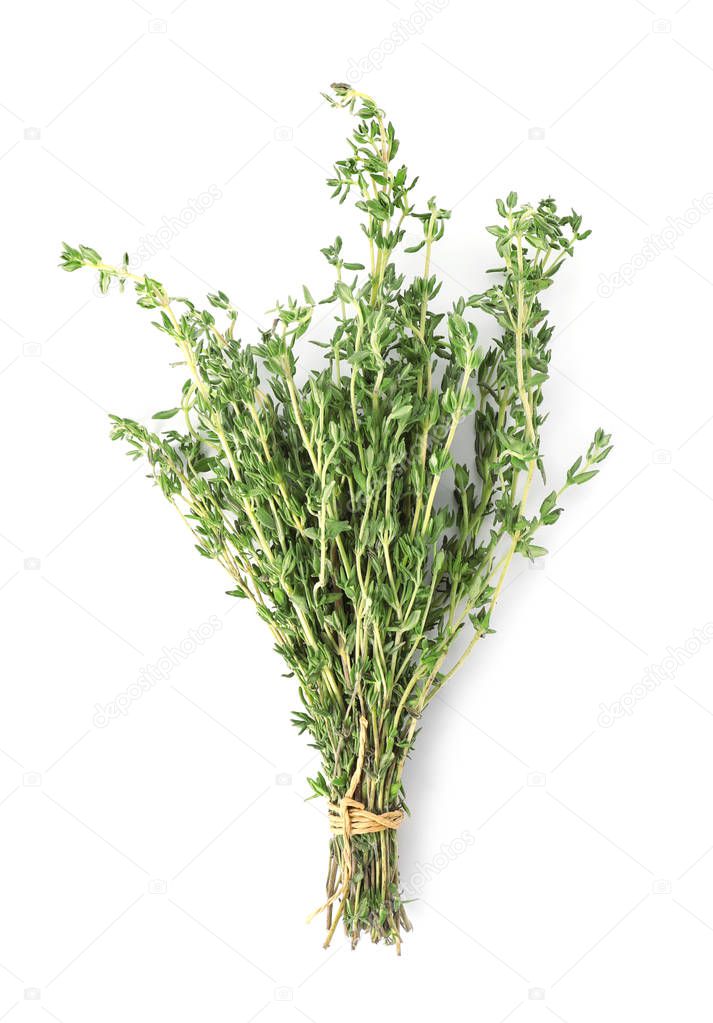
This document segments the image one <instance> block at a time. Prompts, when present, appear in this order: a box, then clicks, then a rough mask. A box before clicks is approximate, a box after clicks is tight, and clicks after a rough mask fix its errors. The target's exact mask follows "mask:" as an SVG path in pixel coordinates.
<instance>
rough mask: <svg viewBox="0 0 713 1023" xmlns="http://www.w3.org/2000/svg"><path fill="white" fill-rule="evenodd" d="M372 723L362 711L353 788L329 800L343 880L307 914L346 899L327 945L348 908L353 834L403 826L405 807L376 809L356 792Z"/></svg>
mask: <svg viewBox="0 0 713 1023" xmlns="http://www.w3.org/2000/svg"><path fill="white" fill-rule="evenodd" d="M368 727H369V722H368V721H367V719H366V718H365V717H364V716H363V715H362V716H361V717H360V719H359V750H358V753H357V762H356V766H355V768H354V774H353V775H352V777H351V781H350V782H349V788H348V789H347V792H346V795H345V796H344V798H343V799H340V800H339V802H338V803H328V804H327V809H328V810H329V830H330V831H331V832H332V834H333V835H341V836H342V838H343V842H342V857H341V862H340V865H339V868H340V874H341V878H342V883H341V885H340V886H339V888H337V890H336V891H335V892H334V893H333V894H332V895H331V896H330V897H329V898H328V899H327V901H326V902H325V903H324V905H323V906H320V907H319V909H315V911H314V912H313V913H310V915H309V916H308V917H307V923H309V922H310V920H313V919H314V918H315V917H316V916H318V915H319V914H320V913H323V912H325V910H327V909H329V907H330V906H331V905H332V903H333V902H336V901H337V899H342V904H341V906H340V907H339V912H338V913H337V916H336V918H335V920H334V923H333V924H332V927H331V928H330V932H329V935H328V937H327V941H326V942H325V948H326V946H327V945H328V944H329V941H330V939H331V937H332V934H333V933H334V930H335V928H336V925H337V922H338V920H339V917H340V916H341V915H342V911H343V909H344V901H343V900H344V898H345V897H346V895H347V893H348V891H349V883H350V881H351V877H352V870H353V867H354V861H353V858H352V842H351V839H352V835H373V834H375V833H376V832H379V831H395V830H396V829H397V828H398V827H400V825H401V823H402V821H403V819H404V813H403V811H402V810H387V811H386V813H372V812H371V810H367V809H366V807H365V806H364V803H362V802H360V800H358V799H355V798H354V793H355V792H356V790H357V787H358V785H359V782H360V780H361V774H362V770H363V768H364V756H365V754H366V733H367V729H368Z"/></svg>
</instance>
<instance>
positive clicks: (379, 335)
mask: <svg viewBox="0 0 713 1023" xmlns="http://www.w3.org/2000/svg"><path fill="white" fill-rule="evenodd" d="M332 91H333V95H332V96H328V97H327V99H328V100H329V102H330V103H331V104H332V105H333V106H335V107H342V108H346V109H347V110H348V111H350V112H351V113H352V114H354V115H355V117H356V126H355V127H354V130H353V133H352V136H351V138H350V139H349V153H348V155H347V156H346V158H345V159H343V160H339V161H338V162H337V163H336V164H335V171H334V177H333V178H332V179H330V180H329V182H328V184H329V185H330V186H331V188H332V190H333V195H334V196H337V197H338V198H339V200H340V202H343V201H344V200H345V199H346V198H347V197H348V196H349V195H350V194H351V195H353V196H355V198H356V202H355V205H356V208H357V210H358V211H359V213H360V214H361V227H362V230H363V232H364V235H365V249H366V254H367V259H368V265H367V266H364V265H362V264H360V263H356V262H350V261H348V260H347V258H346V257H345V255H344V253H343V251H342V241H341V239H340V238H337V239H336V241H335V242H334V244H332V245H330V246H328V247H327V248H325V249H323V250H322V252H323V253H324V256H325V257H326V260H327V262H328V264H329V266H330V267H331V275H332V283H331V290H330V293H329V294H328V295H327V296H326V297H325V298H323V299H322V300H321V303H320V304H326V305H328V306H330V307H332V309H333V311H334V324H335V326H334V331H333V335H332V337H331V339H330V340H329V341H328V342H327V343H323V342H320V343H321V344H322V347H323V348H324V367H323V368H322V369H321V370H320V371H313V372H310V373H309V374H308V376H307V379H306V380H304V382H298V379H297V375H296V373H297V349H298V344H297V343H298V341H300V339H302V338H308V335H309V334H310V330H311V328H312V320H313V316H314V314H315V309H316V307H317V305H318V303H317V301H316V300H315V299H314V298H313V297H312V295H311V293H310V291H309V290H308V288H307V287H304V288H303V295H302V297H301V298H300V299H294V298H289V299H288V300H287V301H286V302H285V303H278V304H277V306H276V308H275V309H274V310H273V313H274V322H273V323H272V325H271V326H270V327H269V328H268V329H266V330H264V331H262V332H261V338H260V341H259V343H258V344H256V345H244V344H242V343H241V341H240V340H239V339H238V338H237V337H236V333H235V329H236V319H237V312H236V309H235V308H234V307H233V305H232V304H231V302H230V300H229V298H228V297H227V295H225V294H224V293H223V292H222V291H219V292H218V293H217V294H215V295H209V296H208V302H209V303H210V307H211V308H210V309H206V308H199V307H198V306H195V305H194V304H193V303H192V302H191V301H189V300H188V299H186V298H174V297H172V296H171V295H170V294H169V292H168V291H167V290H166V288H165V287H164V286H163V285H162V284H160V283H159V282H158V281H156V280H154V279H152V278H151V277H149V276H136V275H133V274H131V273H130V272H129V270H128V258H127V257H124V262H123V264H121V265H119V266H112V265H109V264H107V263H105V262H104V261H103V260H102V258H101V257H100V255H99V254H98V253H97V252H96V251H95V250H94V249H91V248H89V247H88V246H84V245H80V246H79V247H77V248H73V247H70V246H65V248H64V251H63V254H62V266H63V268H64V269H65V270H69V271H73V270H76V269H78V268H80V267H90V268H93V269H94V270H95V271H98V274H99V282H100V286H101V289H102V291H106V290H107V289H108V288H109V286H110V284H111V282H112V280H116V281H118V283H119V286H120V287H121V288H122V289H123V287H124V284H125V283H126V282H127V281H130V282H132V283H133V286H134V288H135V291H136V294H137V296H138V304H139V305H140V306H142V307H143V308H145V309H149V310H152V311H155V313H156V315H157V319H156V320H155V321H154V325H155V326H156V327H158V329H159V330H160V331H162V332H163V333H164V334H167V335H168V336H169V338H171V340H172V342H173V343H174V344H175V345H176V346H177V348H178V350H179V353H180V362H179V365H180V366H181V367H182V368H183V369H184V370H185V371H186V379H185V382H184V383H183V386H182V388H181V394H180V399H179V401H178V403H177V405H176V407H175V408H172V409H168V410H165V411H162V412H158V413H157V414H156V415H155V416H154V419H157V420H168V419H173V418H174V417H175V418H176V419H177V420H178V421H179V422H180V424H181V425H180V427H179V426H173V425H172V426H171V428H169V429H167V430H164V431H163V432H160V433H156V432H154V431H153V430H151V429H149V428H148V427H147V426H144V425H142V424H140V423H137V422H135V421H134V420H132V419H125V418H121V417H118V416H112V422H113V433H112V436H113V438H114V439H120V440H122V441H125V442H126V443H127V444H128V445H129V449H130V450H129V453H130V454H131V455H132V456H133V457H135V458H143V459H145V460H146V461H147V462H148V464H149V466H150V469H151V473H152V476H153V479H154V480H155V482H156V483H157V484H158V486H159V487H160V489H161V490H162V491H163V494H164V496H165V497H166V498H167V499H168V500H169V501H170V502H171V504H172V505H173V506H174V507H175V508H176V510H177V511H178V513H179V514H180V515H181V516H182V517H183V519H184V521H185V523H186V525H187V526H188V528H189V529H190V531H191V533H192V534H193V536H194V538H195V541H196V547H197V550H198V552H199V553H200V554H202V555H203V556H204V557H206V558H212V559H215V560H217V561H219V562H220V563H221V564H222V565H223V567H224V568H225V570H226V571H227V573H228V575H229V576H230V578H231V584H230V585H231V589H230V590H229V593H230V594H231V595H233V596H234V597H237V598H247V599H248V600H250V601H252V602H253V604H254V605H255V608H256V610H257V613H258V614H259V615H260V617H261V618H262V619H263V620H264V621H265V623H266V624H267V626H268V628H269V629H270V630H271V632H272V634H273V636H274V639H275V644H276V649H277V650H278V651H279V653H280V654H281V655H282V656H283V657H284V659H285V661H286V662H287V664H288V666H289V669H290V672H291V673H293V674H294V676H295V678H296V679H297V688H298V694H299V699H300V703H301V705H302V706H301V709H300V710H299V712H297V713H296V714H295V716H294V721H295V724H296V725H297V727H298V728H299V729H300V731H301V732H302V731H306V732H308V733H309V735H310V736H311V738H312V743H313V745H314V746H315V747H316V749H317V750H319V752H320V754H321V758H322V769H321V770H320V772H319V773H318V774H317V776H316V777H315V778H313V779H311V780H310V784H311V786H312V789H313V790H314V793H315V794H316V795H318V796H322V797H324V798H325V799H327V800H328V801H329V804H330V807H331V821H332V837H331V842H330V857H329V868H328V877H327V903H326V912H327V927H328V935H327V941H326V942H325V944H328V943H329V940H330V939H331V937H332V935H333V934H334V931H335V929H336V927H337V924H338V922H339V921H340V919H341V920H342V921H343V924H344V927H345V929H346V932H347V934H348V935H349V936H350V938H351V941H352V944H354V945H355V944H356V943H357V941H358V939H359V937H360V934H361V932H363V931H366V932H368V933H369V934H370V936H371V938H372V940H373V941H379V940H380V939H383V940H384V941H386V942H387V943H395V944H396V945H397V946H400V942H401V931H402V930H408V929H409V928H410V924H409V921H408V918H407V915H406V911H405V908H404V905H403V902H402V900H401V897H400V891H399V874H398V857H397V826H398V824H399V823H400V822H401V819H402V817H403V813H404V812H405V809H406V807H405V803H404V790H403V772H404V765H405V763H406V760H407V758H408V756H409V754H410V752H411V750H412V748H413V744H414V738H415V735H416V731H417V729H418V727H419V722H420V721H421V716H422V714H423V711H424V709H425V708H426V706H427V705H428V704H429V703H430V702H431V700H433V698H434V696H435V695H436V693H437V692H438V691H439V689H440V688H441V686H442V685H443V684H444V682H446V681H447V679H449V678H450V677H451V676H452V675H453V673H454V672H455V671H456V670H457V669H458V668H459V667H460V665H461V664H462V663H463V661H464V660H465V658H466V657H467V656H468V654H469V653H470V652H471V650H472V649H473V647H474V646H475V644H476V643H477V642H478V641H479V640H480V639H481V638H482V637H483V636H485V635H487V634H488V633H490V632H491V631H492V629H491V617H492V614H493V609H494V607H495V605H496V603H497V600H498V597H499V595H500V593H501V591H502V588H503V584H504V581H505V578H506V576H507V573H508V569H509V567H510V564H511V561H512V559H513V557H514V556H515V555H516V554H521V555H524V556H525V557H527V558H531V559H533V558H537V557H540V556H541V555H543V554H544V553H545V549H544V548H543V547H541V546H539V545H538V544H536V543H535V539H536V536H537V535H538V533H539V530H540V528H541V527H542V526H546V525H550V524H552V523H554V522H555V521H556V520H557V518H558V517H559V515H560V513H561V508H560V506H559V501H560V498H561V497H562V494H563V492H564V491H565V490H567V489H568V488H569V487H571V486H575V485H578V484H582V483H585V482H586V481H587V480H589V479H591V478H592V477H593V476H594V475H595V474H596V473H597V471H598V469H597V468H596V466H597V465H598V463H599V462H601V461H602V460H603V459H604V458H605V457H606V456H607V454H608V453H609V450H610V447H609V436H608V435H606V434H605V433H604V432H603V431H602V430H597V432H596V434H595V435H594V439H593V441H592V443H591V445H590V447H589V449H588V451H587V452H586V454H585V455H584V456H583V457H580V458H577V460H576V461H575V462H574V464H573V465H572V467H571V468H570V470H569V472H568V473H567V476H566V479H565V480H564V482H563V483H562V485H561V486H560V487H559V488H558V489H553V490H552V491H551V492H550V493H549V494H548V495H547V496H546V497H545V499H544V500H543V501H542V503H541V504H540V507H539V508H538V509H534V510H533V509H528V494H529V492H530V488H531V483H532V481H533V477H534V474H535V472H539V473H540V474H541V476H542V478H543V480H544V478H545V471H544V466H543V462H542V454H541V448H540V427H541V424H542V422H543V420H544V414H543V411H542V408H543V387H544V385H545V383H546V381H547V379H548V375H549V363H550V341H551V338H552V333H553V328H552V326H550V325H549V324H548V322H547V321H546V316H547V311H546V310H545V309H543V307H542V305H541V293H542V292H543V291H545V290H546V289H547V288H549V287H550V285H551V284H552V282H553V280H554V277H555V275H556V274H557V273H558V271H559V270H560V268H561V267H562V265H563V263H564V262H565V261H566V260H567V258H568V257H570V256H571V255H572V254H573V250H574V246H575V243H577V242H578V241H581V240H582V239H583V238H585V237H586V236H587V235H588V234H589V232H588V231H584V232H580V227H581V217H580V216H579V215H577V214H576V213H574V211H572V212H571V213H569V214H567V215H566V216H561V215H560V214H559V213H558V211H557V207H556V205H555V202H554V201H553V200H552V199H550V198H547V199H544V200H542V201H541V202H540V203H539V204H538V205H537V206H530V205H527V204H520V203H519V202H518V197H517V195H516V194H515V193H514V192H513V193H510V195H508V196H507V198H506V199H505V201H500V200H499V201H498V203H497V210H498V214H499V221H498V224H497V225H496V226H492V227H489V228H488V231H490V233H491V234H492V235H493V236H494V239H495V248H496V250H497V256H498V265H497V267H496V268H495V269H494V270H493V271H491V272H492V273H493V274H494V275H495V276H494V281H495V283H493V285H492V287H490V288H489V289H488V290H487V291H485V292H484V293H483V294H478V295H472V296H470V297H468V298H461V299H459V300H458V301H457V302H455V304H454V306H453V308H452V310H451V312H450V313H448V315H447V316H444V314H443V313H441V312H437V311H434V308H433V303H434V300H435V299H436V298H437V296H438V293H439V289H440V284H439V282H438V280H437V278H436V276H435V275H434V274H433V273H432V268H431V254H432V249H433V246H434V245H435V243H436V242H437V241H438V240H439V239H440V238H442V236H443V233H444V228H445V225H446V221H447V220H448V218H449V212H448V211H447V210H445V209H441V208H440V206H438V204H437V203H436V201H435V200H434V199H431V200H429V201H428V203H427V204H426V206H425V208H424V209H421V210H417V209H416V207H415V205H414V204H413V202H412V191H413V188H414V185H415V184H416V181H415V180H414V179H410V177H409V174H408V171H407V168H406V167H405V166H402V165H398V164H397V163H395V158H396V155H397V152H398V148H399V143H398V140H397V138H396V136H395V133H394V128H393V125H392V124H391V123H390V122H388V121H387V120H386V119H385V115H384V113H383V112H382V111H381V110H380V109H379V108H378V107H377V106H376V105H375V103H374V101H373V100H372V99H371V98H370V97H368V96H366V95H364V94H362V93H359V92H357V91H355V90H353V89H351V88H349V87H348V86H346V85H335V86H333V87H332ZM407 226H414V227H415V228H416V230H417V231H418V240H417V244H415V245H412V246H410V247H409V248H406V250H405V251H407V252H416V251H419V250H420V251H422V252H423V272H422V273H421V275H420V276H417V277H415V278H413V279H411V280H407V279H406V278H405V276H404V275H403V274H402V273H400V272H399V270H398V269H397V266H396V264H395V261H394V257H395V255H396V253H397V251H398V250H399V249H400V248H402V247H403V243H404V238H405V234H406V229H407ZM470 310H479V311H480V312H481V313H485V314H488V315H489V316H491V317H492V318H493V320H494V321H495V324H496V327H497V331H496V333H497V336H496V337H495V339H494V343H493V344H492V345H490V346H489V347H482V346H481V345H480V344H479V343H478V337H477V330H476V327H475V325H474V323H473V322H472V319H471V318H470V312H469V311H470ZM219 321H220V324H219ZM312 340H314V338H313V339H312ZM464 420H467V421H468V423H469V426H468V427H467V428H468V429H470V431H471V432H472V437H473V457H472V458H468V459H467V462H466V463H465V464H458V463H456V461H455V460H454V455H453V441H454V438H455V437H456V431H458V430H459V427H461V426H462V424H463V422H464ZM464 630H469V632H470V637H469V641H468V642H467V644H466V645H465V650H464V652H463V653H462V655H461V656H460V657H459V658H458V659H457V660H455V663H452V664H449V663H447V660H449V658H448V655H449V651H450V650H451V646H452V644H453V641H454V640H455V639H456V637H457V636H460V635H461V633H462V632H463V631H464ZM450 660H451V661H452V660H454V658H452V657H451V658H450ZM360 813H361V815H362V816H361V818H360V817H359V814H360ZM360 820H361V821H362V824H363V823H364V821H366V825H364V826H362V827H360V826H359V821H360Z"/></svg>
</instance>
